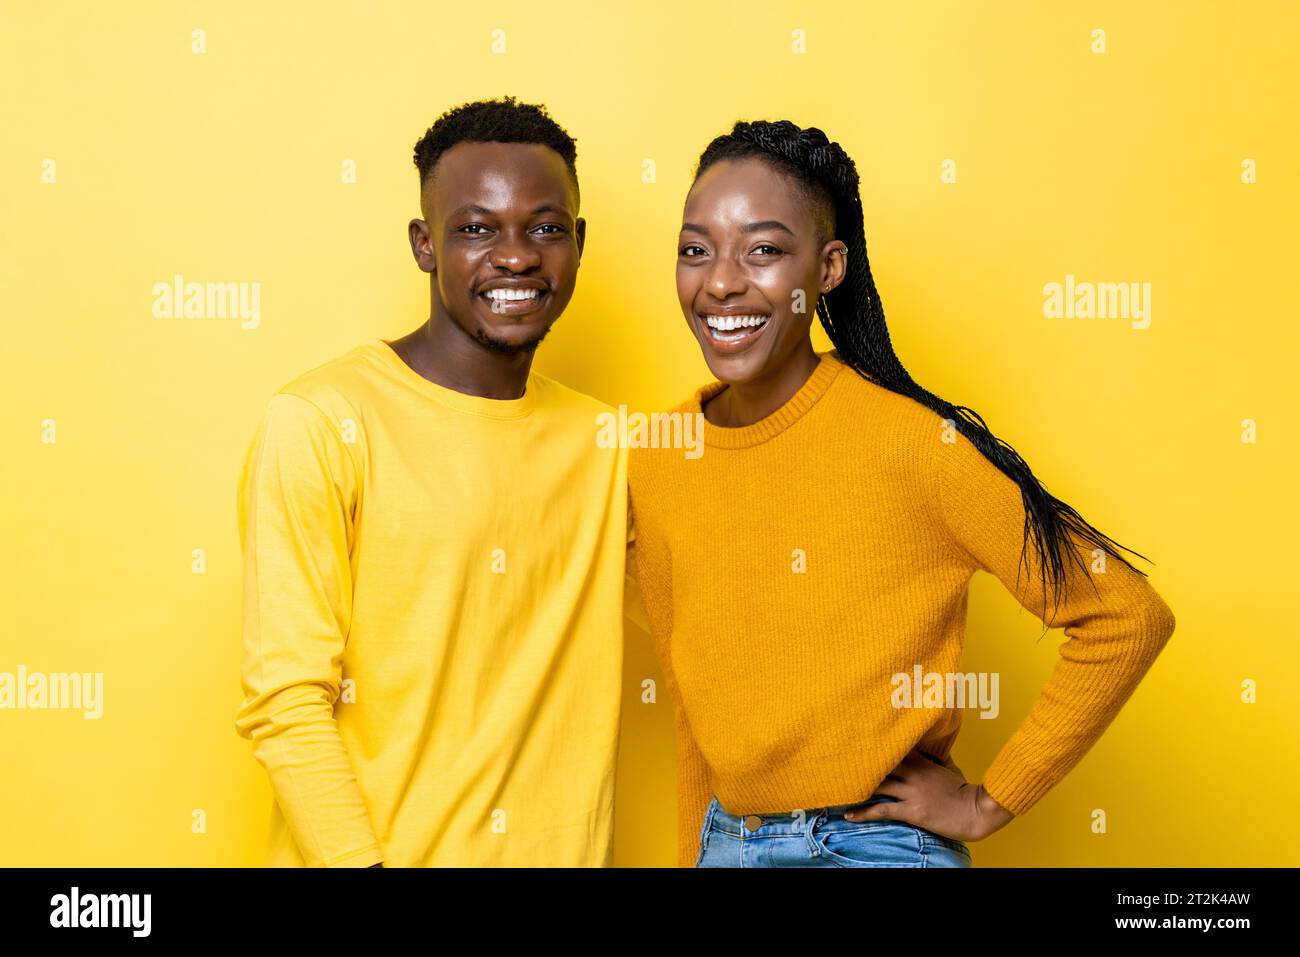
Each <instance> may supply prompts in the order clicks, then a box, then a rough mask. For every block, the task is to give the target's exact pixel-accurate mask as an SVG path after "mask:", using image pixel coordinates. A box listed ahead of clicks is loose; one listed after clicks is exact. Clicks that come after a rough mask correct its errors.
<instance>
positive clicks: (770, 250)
mask: <svg viewBox="0 0 1300 957" xmlns="http://www.w3.org/2000/svg"><path fill="white" fill-rule="evenodd" d="M754 252H756V253H757V254H758V255H760V256H779V255H781V250H779V249H777V248H776V247H775V246H773V245H772V244H771V243H763V244H762V245H761V246H758V247H757V248H755V250H754Z"/></svg>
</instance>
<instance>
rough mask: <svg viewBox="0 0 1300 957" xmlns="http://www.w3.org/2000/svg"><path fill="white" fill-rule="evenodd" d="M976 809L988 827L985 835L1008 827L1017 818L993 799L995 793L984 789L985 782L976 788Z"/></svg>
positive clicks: (982, 821) (981, 820)
mask: <svg viewBox="0 0 1300 957" xmlns="http://www.w3.org/2000/svg"><path fill="white" fill-rule="evenodd" d="M975 809H976V812H977V813H978V814H979V819H980V822H981V823H982V824H983V825H984V826H985V827H986V830H985V833H984V835H983V836H984V837H988V836H989V835H990V834H992V833H993V832H994V831H999V830H1001V829H1002V828H1004V827H1006V826H1007V825H1008V824H1010V823H1011V821H1012V820H1013V819H1014V818H1015V815H1014V814H1012V813H1011V812H1010V811H1008V810H1007V809H1006V808H1004V807H1003V806H1002V805H1001V804H999V803H998V802H997V801H995V800H993V795H991V794H989V792H988V791H986V790H984V785H983V784H980V785H979V786H978V787H977V788H976V790H975Z"/></svg>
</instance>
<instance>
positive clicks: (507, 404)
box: [364, 339, 539, 419]
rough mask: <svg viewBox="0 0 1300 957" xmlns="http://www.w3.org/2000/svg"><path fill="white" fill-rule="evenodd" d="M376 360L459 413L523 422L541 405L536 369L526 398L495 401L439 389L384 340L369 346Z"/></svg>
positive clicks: (441, 386)
mask: <svg viewBox="0 0 1300 957" xmlns="http://www.w3.org/2000/svg"><path fill="white" fill-rule="evenodd" d="M364 348H367V349H368V350H369V351H370V352H371V353H372V354H373V355H374V356H375V357H376V358H378V359H379V360H380V361H381V362H382V363H383V364H384V365H385V366H386V367H388V368H389V369H391V370H392V372H393V373H394V374H395V375H396V376H397V377H398V378H399V379H401V380H402V381H404V382H406V383H407V384H408V385H409V386H411V387H412V388H414V389H416V390H417V391H419V392H420V393H422V394H423V395H426V396H428V397H429V398H430V399H433V400H434V401H435V402H437V403H439V404H441V405H445V406H447V407H448V408H452V409H455V410H457V411H459V412H467V413H469V414H471V415H482V416H486V417H488V418H492V419H521V418H523V417H524V416H526V415H528V414H529V413H530V412H532V411H533V409H534V408H535V407H536V405H537V391H538V388H539V379H538V376H537V373H536V372H534V371H533V370H532V369H529V371H528V381H527V382H526V383H525V384H524V394H523V395H521V396H520V397H519V398H517V399H491V398H488V397H487V396H482V395H470V394H469V393H467V392H458V391H456V390H455V389H449V388H448V387H447V386H445V385H439V384H438V383H437V382H433V381H431V380H429V379H426V378H425V377H424V376H422V375H420V373H418V372H416V371H415V370H414V369H412V368H411V367H410V366H408V365H407V364H406V360H405V359H403V358H402V357H401V356H400V355H398V354H397V350H395V349H394V348H393V347H392V346H391V345H389V344H388V342H386V341H385V340H383V339H372V340H371V341H370V342H369V343H367V344H366V346H365V347H364Z"/></svg>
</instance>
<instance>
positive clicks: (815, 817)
mask: <svg viewBox="0 0 1300 957" xmlns="http://www.w3.org/2000/svg"><path fill="white" fill-rule="evenodd" d="M825 820H826V808H824V807H823V808H814V809H813V810H812V811H809V812H806V813H805V814H804V827H803V833H804V837H805V838H806V839H807V841H808V856H809V857H820V856H821V850H820V849H819V848H818V847H817V841H816V840H814V839H813V831H814V830H816V828H817V825H819V824H821V823H822V822H823V821H825Z"/></svg>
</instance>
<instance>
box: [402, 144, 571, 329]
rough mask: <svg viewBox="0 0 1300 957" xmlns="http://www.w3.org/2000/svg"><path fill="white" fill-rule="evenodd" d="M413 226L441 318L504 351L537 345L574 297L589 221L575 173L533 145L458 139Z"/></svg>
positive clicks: (431, 179)
mask: <svg viewBox="0 0 1300 957" xmlns="http://www.w3.org/2000/svg"><path fill="white" fill-rule="evenodd" d="M420 209H421V212H422V213H423V215H424V219H423V220H420V219H416V220H412V221H411V225H410V237H411V251H412V252H413V253H414V254H415V259H416V262H417V263H419V265H420V268H421V269H423V270H424V271H425V272H428V273H432V274H433V290H434V296H433V300H434V301H433V311H434V318H435V319H436V318H440V317H441V318H445V319H450V320H451V321H452V322H453V323H455V324H456V325H457V326H459V327H460V328H461V329H462V330H464V331H465V333H466V334H467V335H469V336H470V337H471V338H473V339H474V340H476V341H477V342H479V343H480V344H482V345H483V346H485V347H487V348H489V349H492V350H493V351H495V352H501V353H507V354H512V353H519V352H526V351H530V350H532V349H535V348H536V347H537V344H538V343H539V342H541V341H542V339H543V337H544V336H545V335H546V333H547V332H548V331H549V330H550V328H551V325H552V323H554V322H555V320H556V319H558V318H559V317H560V313H562V312H563V311H564V308H565V306H567V305H568V304H569V299H570V298H572V296H573V287H574V283H575V282H576V280H577V277H578V263H579V261H580V259H581V257H582V246H583V241H584V239H585V234H586V223H585V222H584V221H583V220H582V219H579V218H578V196H577V190H576V189H575V188H574V185H573V182H572V180H571V179H570V177H569V170H568V167H566V166H565V164H564V160H563V159H562V158H561V157H560V155H559V154H558V153H556V152H555V151H554V150H552V149H551V148H550V147H547V146H542V145H540V144H535V143H458V144H456V145H455V146H453V147H452V148H451V149H449V150H447V152H445V153H443V154H442V156H441V157H439V159H438V162H437V164H436V165H435V166H434V168H433V170H432V171H431V175H430V176H429V179H428V181H427V182H426V183H425V186H424V190H423V192H422V193H421V195H420Z"/></svg>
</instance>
